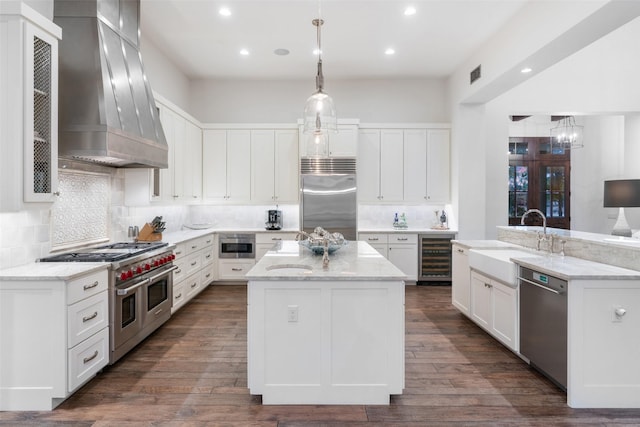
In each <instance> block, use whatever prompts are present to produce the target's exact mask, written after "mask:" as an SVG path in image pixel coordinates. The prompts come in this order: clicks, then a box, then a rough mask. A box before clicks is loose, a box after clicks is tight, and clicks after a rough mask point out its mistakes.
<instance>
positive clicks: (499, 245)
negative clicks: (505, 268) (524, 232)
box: [451, 240, 522, 249]
mask: <svg viewBox="0 0 640 427" xmlns="http://www.w3.org/2000/svg"><path fill="white" fill-rule="evenodd" d="M451 243H453V244H454V245H460V246H462V247H464V248H466V249H509V248H512V249H519V248H522V246H518V245H515V244H513V243H508V242H503V241H501V240H452V241H451Z"/></svg>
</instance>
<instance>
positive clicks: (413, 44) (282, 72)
mask: <svg viewBox="0 0 640 427" xmlns="http://www.w3.org/2000/svg"><path fill="white" fill-rule="evenodd" d="M526 2H527V0H413V1H404V0H323V1H322V2H321V3H319V2H318V1H317V0H282V1H270V0H262V1H260V0H227V1H216V0H141V30H142V32H143V40H144V39H149V40H152V41H153V43H154V44H155V45H156V46H157V47H158V49H160V50H161V51H162V52H164V53H165V54H166V55H167V56H168V57H169V58H171V59H172V61H173V62H174V63H175V64H176V65H177V66H178V67H179V68H180V69H181V70H182V71H183V72H184V73H185V74H186V75H187V76H188V77H189V78H192V79H196V78H223V79H306V78H309V79H312V78H313V76H314V75H315V71H316V60H317V58H316V56H315V55H313V49H314V48H315V47H316V28H315V27H314V26H313V25H312V24H311V21H312V19H314V18H317V17H318V14H319V8H320V13H321V16H322V18H323V19H324V21H325V24H324V26H323V27H322V51H323V52H322V59H323V68H324V74H325V78H326V79H327V80H329V79H331V78H343V79H355V78H425V77H434V78H438V77H446V76H448V75H449V74H451V73H452V72H453V71H454V70H455V69H456V67H457V66H459V65H460V64H461V63H462V62H463V61H464V60H465V59H467V58H468V57H469V56H471V55H472V53H473V51H474V50H475V49H477V48H479V46H481V45H482V44H483V43H484V42H485V41H486V40H487V39H488V38H489V37H490V36H492V35H493V34H494V33H495V32H496V31H497V30H498V29H499V28H500V27H502V26H503V25H504V24H505V22H507V21H508V20H509V19H510V18H511V17H512V16H513V15H514V14H515V13H516V12H517V11H518V10H519V9H520V8H521V7H522V6H523V5H524V4H525V3H526ZM408 5H413V6H414V7H415V8H416V10H417V13H416V14H415V15H413V16H404V14H403V11H404V8H405V7H406V6H408ZM222 6H227V7H228V8H229V9H230V10H231V11H232V15H231V16H229V17H223V16H221V15H219V14H218V10H219V8H220V7H222ZM389 47H391V48H393V49H395V51H396V53H395V55H392V56H387V55H385V54H384V51H385V49H387V48H389ZM242 48H245V49H247V50H249V52H250V54H249V55H248V56H241V55H240V54H239V51H240V49H242ZM280 48H283V49H288V50H289V51H290V54H289V55H287V56H278V55H275V54H274V53H273V51H274V50H275V49H280ZM143 49H144V48H143Z"/></svg>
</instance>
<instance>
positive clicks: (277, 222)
mask: <svg viewBox="0 0 640 427" xmlns="http://www.w3.org/2000/svg"><path fill="white" fill-rule="evenodd" d="M264 225H265V228H266V229H267V230H280V229H281V228H282V211H281V210H277V209H270V210H268V211H267V218H266V221H265V223H264Z"/></svg>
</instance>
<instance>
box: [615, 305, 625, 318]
mask: <svg viewBox="0 0 640 427" xmlns="http://www.w3.org/2000/svg"><path fill="white" fill-rule="evenodd" d="M615 313H616V316H617V317H622V316H624V315H625V314H627V310H625V309H624V308H622V307H618V308H616V311H615Z"/></svg>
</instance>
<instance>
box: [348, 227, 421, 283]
mask: <svg viewBox="0 0 640 427" xmlns="http://www.w3.org/2000/svg"><path fill="white" fill-rule="evenodd" d="M358 240H362V241H365V242H367V243H368V244H370V245H371V246H372V247H373V248H374V249H375V250H377V251H378V252H380V254H381V255H383V256H384V257H385V258H387V259H388V260H389V261H391V263H392V264H393V265H395V266H396V267H398V268H399V269H400V270H402V272H403V273H404V274H406V275H407V281H413V282H415V281H416V280H418V235H417V234H414V233H359V234H358Z"/></svg>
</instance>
